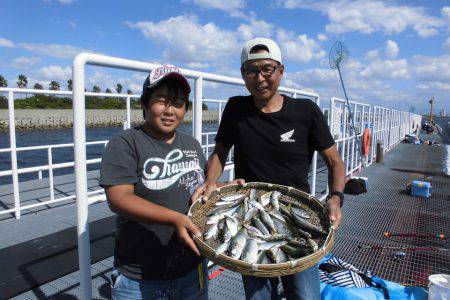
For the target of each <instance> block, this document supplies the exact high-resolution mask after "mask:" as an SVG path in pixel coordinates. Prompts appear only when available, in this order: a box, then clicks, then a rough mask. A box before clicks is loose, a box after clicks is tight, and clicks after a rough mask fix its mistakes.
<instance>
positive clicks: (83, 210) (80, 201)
mask: <svg viewBox="0 0 450 300" xmlns="http://www.w3.org/2000/svg"><path fill="white" fill-rule="evenodd" d="M85 55H86V54H85V53H84V54H83V53H82V54H79V55H78V56H77V57H75V59H74V62H73V76H72V78H73V138H74V155H75V165H74V169H75V178H76V199H77V219H78V222H77V236H78V263H79V266H80V287H81V295H80V298H81V299H83V300H90V299H92V285H91V250H90V249H91V248H90V240H89V220H88V209H89V203H88V197H87V172H86V127H85V117H86V111H85V101H84V67H85V64H86V57H85Z"/></svg>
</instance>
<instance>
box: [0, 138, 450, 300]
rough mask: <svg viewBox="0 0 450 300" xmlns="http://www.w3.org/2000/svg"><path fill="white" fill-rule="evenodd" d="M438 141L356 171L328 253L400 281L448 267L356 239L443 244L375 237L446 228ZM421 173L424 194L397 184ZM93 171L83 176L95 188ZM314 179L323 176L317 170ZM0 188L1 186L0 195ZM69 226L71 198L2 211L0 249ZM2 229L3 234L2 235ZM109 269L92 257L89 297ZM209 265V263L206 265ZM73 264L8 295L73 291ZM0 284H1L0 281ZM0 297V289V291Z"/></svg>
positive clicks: (448, 212) (216, 287)
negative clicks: (365, 180)
mask: <svg viewBox="0 0 450 300" xmlns="http://www.w3.org/2000/svg"><path fill="white" fill-rule="evenodd" d="M443 151H444V150H443V148H442V147H438V146H426V145H420V146H414V145H409V144H400V145H398V146H397V147H396V148H395V149H393V150H392V151H390V152H389V153H387V154H386V158H385V163H384V164H373V165H371V166H369V167H368V168H366V169H365V170H364V171H363V172H362V173H361V174H359V175H361V176H366V177H369V181H370V190H369V192H368V193H367V194H363V195H359V196H347V197H346V203H345V206H344V218H345V220H344V223H343V224H342V227H341V228H340V230H339V231H338V233H337V239H336V245H335V247H334V250H333V252H334V254H336V255H337V256H339V257H341V258H343V259H344V260H347V261H348V262H351V263H353V264H354V265H355V266H356V267H358V268H359V269H361V270H363V271H365V270H367V269H370V270H371V271H372V274H375V275H378V276H379V277H382V278H385V279H388V280H393V281H396V282H400V283H403V284H412V285H420V286H426V284H427V281H426V280H427V276H428V274H431V273H450V255H449V254H450V253H449V251H447V252H436V251H414V252H406V256H405V258H404V259H401V260H398V259H395V258H394V257H393V251H385V250H384V251H380V250H360V249H358V245H373V244H379V245H383V246H410V247H423V246H435V247H440V248H446V249H448V248H449V244H448V240H446V241H438V240H436V241H429V240H423V239H422V240H420V239H417V238H403V239H398V238H390V239H386V238H384V237H383V232H385V231H392V232H394V231H395V232H397V231H402V232H415V233H436V232H444V233H446V234H448V233H449V232H450V206H449V202H448V201H450V198H449V197H450V180H449V179H448V178H445V177H444V176H442V175H441V172H442V170H441V162H442V156H443ZM412 172H414V173H424V174H428V176H429V178H428V180H430V181H431V183H432V185H433V189H432V196H431V197H430V198H428V199H423V198H415V197H412V196H410V195H407V194H406V193H405V192H404V190H405V186H406V184H407V182H408V180H410V179H411V176H412V175H411V174H410V173H412ZM95 181H96V179H95V176H94V174H93V177H92V179H91V182H92V185H91V187H92V188H95ZM319 181H323V182H325V180H324V179H321V178H319ZM5 193H6V191H5V190H2V199H5V198H4V196H5V195H6V194H5ZM89 214H90V220H91V221H95V220H101V219H104V218H107V217H111V216H112V213H111V212H110V211H109V209H108V207H107V204H106V203H98V204H94V205H92V206H91V207H90V213H89ZM73 226H76V209H75V205H74V204H65V205H59V206H58V207H56V208H51V209H44V210H41V211H39V212H29V213H28V214H24V215H23V216H22V219H21V220H15V219H14V218H12V217H9V218H5V217H3V219H2V220H0V230H1V231H2V232H3V233H4V234H2V239H1V240H0V251H2V250H4V249H5V248H7V247H11V246H13V245H17V244H19V243H26V242H28V241H30V240H32V239H36V238H39V237H45V236H47V235H50V234H53V233H55V232H58V231H60V230H64V229H67V228H70V227H73ZM4 237H5V238H4ZM111 270H112V258H111V257H107V258H105V259H102V260H100V261H98V262H96V263H94V264H92V267H91V272H92V276H93V281H92V286H93V297H94V298H95V299H107V298H108V297H109V295H110V289H109V284H108V277H109V274H110V272H111ZM216 270H217V267H214V268H213V269H211V270H210V272H211V273H212V272H214V271H216ZM78 278H79V277H78V272H73V273H70V274H67V275H65V276H63V277H60V278H58V279H56V280H53V281H50V282H48V283H46V284H43V285H41V286H40V287H37V288H34V289H32V290H30V291H27V292H24V293H21V294H20V295H18V296H16V298H14V299H46V298H48V297H53V298H56V299H59V298H61V299H76V298H77V297H79V294H80V287H79V283H78ZM0 290H2V288H1V286H0ZM225 297H226V298H228V299H242V298H243V289H242V283H241V281H240V276H239V275H238V274H236V273H233V272H230V271H224V272H223V273H221V275H220V276H217V277H216V278H215V279H213V280H211V281H210V298H211V299H223V298H225ZM1 298H2V296H1V293H0V299H1Z"/></svg>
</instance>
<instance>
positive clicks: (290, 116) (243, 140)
mask: <svg viewBox="0 0 450 300" xmlns="http://www.w3.org/2000/svg"><path fill="white" fill-rule="evenodd" d="M283 73H284V66H283V64H282V61H281V51H280V49H279V47H278V45H277V44H276V43H275V42H274V41H272V40H270V39H266V38H256V39H253V40H251V41H249V42H248V43H247V44H246V45H245V46H244V48H243V49H242V55H241V74H242V77H243V79H244V81H245V86H246V87H247V89H248V91H249V92H250V96H238V97H232V98H230V100H229V101H228V103H227V105H226V107H225V109H224V112H223V115H222V120H221V123H220V126H219V130H218V133H217V136H216V146H215V149H214V152H213V154H212V155H211V156H210V157H209V159H208V165H207V173H206V174H207V175H206V181H205V183H204V184H203V185H202V186H200V187H199V188H198V190H197V191H196V193H195V194H194V196H193V198H196V197H197V196H199V195H200V194H201V193H204V199H205V200H207V198H208V196H209V195H210V194H211V192H212V191H213V190H215V189H216V184H215V182H216V180H217V179H218V178H219V176H220V175H221V173H222V171H223V168H224V166H225V161H226V158H227V156H228V154H229V151H230V149H231V147H232V146H234V164H235V174H236V177H237V178H242V179H244V180H245V181H260V182H269V183H276V184H283V185H287V186H293V187H295V188H298V189H301V190H303V191H306V192H309V191H310V189H309V185H308V181H307V175H308V170H309V165H310V162H311V158H312V155H313V153H314V151H319V153H320V154H321V156H322V158H323V159H324V161H325V163H326V164H327V167H328V171H329V186H330V189H331V191H332V192H331V193H330V195H329V196H328V198H327V203H326V209H327V211H328V215H329V217H330V219H331V220H332V222H333V225H334V227H335V228H337V227H338V226H339V224H340V222H341V218H342V214H341V209H340V207H341V205H342V202H343V194H342V191H343V189H344V185H345V171H344V164H343V162H342V160H341V158H340V156H339V153H338V151H337V149H336V146H335V143H334V140H333V138H332V136H331V134H330V131H329V129H328V126H327V124H326V120H325V118H324V116H323V114H322V112H321V110H320V108H319V107H318V106H317V105H316V104H315V103H314V102H312V101H310V100H306V99H292V98H290V97H288V96H285V95H281V94H279V93H278V87H279V85H280V81H281V79H282V77H283ZM281 280H282V283H283V288H284V292H285V295H286V297H287V298H288V299H308V300H310V299H320V288H319V276H318V271H317V266H315V267H312V268H310V269H308V270H306V271H303V272H301V273H297V274H294V275H290V276H283V277H282V278H281ZM243 282H244V289H245V294H246V298H247V299H269V298H271V297H272V299H273V298H276V296H277V285H278V280H277V279H275V280H274V279H269V278H256V277H251V276H243Z"/></svg>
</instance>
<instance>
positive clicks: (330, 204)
mask: <svg viewBox="0 0 450 300" xmlns="http://www.w3.org/2000/svg"><path fill="white" fill-rule="evenodd" d="M325 209H326V211H327V213H328V217H329V218H330V221H332V222H333V227H334V229H335V230H337V229H338V227H339V225H341V221H342V211H341V199H339V197H338V196H331V198H330V199H328V201H327V203H326V206H325Z"/></svg>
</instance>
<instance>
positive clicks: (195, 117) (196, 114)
mask: <svg viewBox="0 0 450 300" xmlns="http://www.w3.org/2000/svg"><path fill="white" fill-rule="evenodd" d="M194 97H195V98H194V103H193V104H194V105H193V106H194V107H193V108H192V121H193V123H194V137H195V138H196V139H197V141H198V142H199V143H200V144H201V143H202V101H203V99H202V98H203V78H202V77H198V78H196V79H195V96H194Z"/></svg>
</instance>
